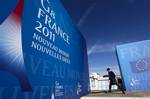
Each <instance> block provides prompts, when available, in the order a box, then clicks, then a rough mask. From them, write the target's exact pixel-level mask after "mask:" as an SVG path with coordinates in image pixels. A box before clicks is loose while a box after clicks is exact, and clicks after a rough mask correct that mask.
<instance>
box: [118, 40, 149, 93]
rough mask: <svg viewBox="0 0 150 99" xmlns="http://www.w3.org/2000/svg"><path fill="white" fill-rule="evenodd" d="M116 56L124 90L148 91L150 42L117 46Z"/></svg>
mask: <svg viewBox="0 0 150 99" xmlns="http://www.w3.org/2000/svg"><path fill="white" fill-rule="evenodd" d="M117 55H118V60H119V63H120V70H121V74H122V77H123V80H124V83H125V87H126V89H127V90H128V91H134V90H137V91H143V90H150V83H149V82H150V75H149V73H150V40H145V41H141V42H135V43H130V44H124V45H119V46H117Z"/></svg>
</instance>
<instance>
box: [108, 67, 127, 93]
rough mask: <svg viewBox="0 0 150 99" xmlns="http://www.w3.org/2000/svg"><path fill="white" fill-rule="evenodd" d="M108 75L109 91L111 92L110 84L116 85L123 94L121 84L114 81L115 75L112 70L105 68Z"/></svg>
mask: <svg viewBox="0 0 150 99" xmlns="http://www.w3.org/2000/svg"><path fill="white" fill-rule="evenodd" d="M107 72H108V77H109V81H110V82H109V92H111V86H112V85H117V86H118V88H119V89H120V90H121V91H122V93H123V94H125V92H124V90H123V87H122V85H121V86H120V85H119V84H118V83H117V81H116V75H115V73H114V72H113V71H111V70H110V68H107Z"/></svg>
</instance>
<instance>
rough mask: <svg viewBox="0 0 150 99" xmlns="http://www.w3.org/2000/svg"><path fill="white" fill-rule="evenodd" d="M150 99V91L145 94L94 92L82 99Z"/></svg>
mask: <svg viewBox="0 0 150 99" xmlns="http://www.w3.org/2000/svg"><path fill="white" fill-rule="evenodd" d="M124 98H125V99H141V98H142V99H150V91H145V92H126V94H122V93H121V92H120V91H113V92H112V93H107V92H99V91H94V92H92V93H91V94H89V95H88V96H86V97H83V98H82V99H124Z"/></svg>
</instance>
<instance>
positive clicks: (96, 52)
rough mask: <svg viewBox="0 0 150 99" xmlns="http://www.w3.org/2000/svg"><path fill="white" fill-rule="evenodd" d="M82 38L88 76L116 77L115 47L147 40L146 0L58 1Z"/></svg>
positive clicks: (148, 11) (148, 0)
mask: <svg viewBox="0 0 150 99" xmlns="http://www.w3.org/2000/svg"><path fill="white" fill-rule="evenodd" d="M61 1H62V3H63V5H64V7H65V8H66V10H67V11H68V13H69V14H70V16H71V17H72V19H73V20H74V22H75V24H77V27H78V28H79V30H80V31H81V33H82V34H83V36H84V37H85V39H86V41H87V47H88V62H89V69H90V72H98V73H100V74H101V75H103V74H106V68H107V67H110V68H111V69H112V70H113V71H115V72H116V73H117V74H119V67H118V61H117V58H116V53H115V47H116V46H117V45H120V44H125V43H131V42H136V41H142V40H147V39H150V6H149V4H150V0H61Z"/></svg>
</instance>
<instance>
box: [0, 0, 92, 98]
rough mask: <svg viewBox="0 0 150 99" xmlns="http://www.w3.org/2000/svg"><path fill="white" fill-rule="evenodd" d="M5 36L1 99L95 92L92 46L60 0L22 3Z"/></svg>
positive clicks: (4, 27) (0, 51) (0, 53)
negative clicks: (89, 49) (89, 58)
mask: <svg viewBox="0 0 150 99" xmlns="http://www.w3.org/2000/svg"><path fill="white" fill-rule="evenodd" d="M0 31H1V32H0V36H1V39H0V77H1V80H0V99H79V98H80V97H81V96H83V95H86V94H88V93H89V91H90V90H89V70H88V62H87V48H86V41H85V39H84V37H83V36H82V35H81V33H80V31H78V29H77V28H76V26H75V25H74V23H73V22H72V20H71V18H70V17H69V16H68V14H67V12H66V10H65V9H64V8H63V6H62V4H61V2H60V1H59V0H37V1H36V2H35V1H34V0H25V1H24V2H23V0H20V2H19V3H18V5H17V6H16V9H15V10H13V12H12V13H11V14H10V15H9V16H8V18H7V19H5V20H4V22H3V23H2V24H1V25H0Z"/></svg>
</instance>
